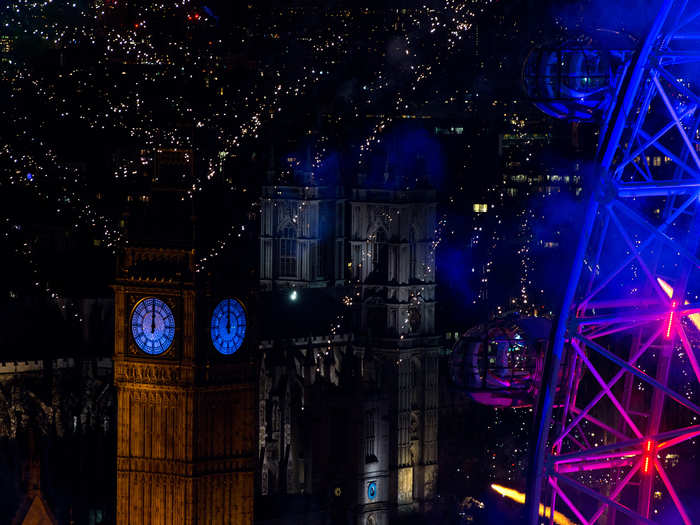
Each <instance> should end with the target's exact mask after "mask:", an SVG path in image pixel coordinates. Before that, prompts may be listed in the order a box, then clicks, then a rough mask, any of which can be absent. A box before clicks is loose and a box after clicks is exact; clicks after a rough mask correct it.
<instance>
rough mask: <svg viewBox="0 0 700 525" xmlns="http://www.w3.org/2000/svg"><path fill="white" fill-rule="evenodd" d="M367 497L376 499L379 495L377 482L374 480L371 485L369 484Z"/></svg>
mask: <svg viewBox="0 0 700 525" xmlns="http://www.w3.org/2000/svg"><path fill="white" fill-rule="evenodd" d="M367 497H368V498H369V499H374V498H376V497H377V482H376V481H372V482H371V483H370V484H369V485H367Z"/></svg>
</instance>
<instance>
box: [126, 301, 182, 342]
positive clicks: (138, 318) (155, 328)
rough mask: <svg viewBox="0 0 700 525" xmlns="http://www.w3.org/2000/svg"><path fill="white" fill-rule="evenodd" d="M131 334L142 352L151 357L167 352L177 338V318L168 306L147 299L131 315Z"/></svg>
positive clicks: (161, 302)
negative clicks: (174, 338)
mask: <svg viewBox="0 0 700 525" xmlns="http://www.w3.org/2000/svg"><path fill="white" fill-rule="evenodd" d="M131 333H132V334H133V336H134V341H135V342H136V344H137V345H138V346H139V348H140V349H141V350H143V351H144V352H146V353H147V354H151V355H158V354H162V353H163V352H165V351H166V350H167V349H168V348H170V345H171V344H172V342H173V337H175V318H174V317H173V312H172V311H171V310H170V308H169V307H168V305H167V304H165V303H164V302H163V301H161V300H160V299H156V298H155V297H146V298H145V299H143V300H141V301H140V302H139V303H138V304H137V305H136V308H134V313H133V314H132V315H131Z"/></svg>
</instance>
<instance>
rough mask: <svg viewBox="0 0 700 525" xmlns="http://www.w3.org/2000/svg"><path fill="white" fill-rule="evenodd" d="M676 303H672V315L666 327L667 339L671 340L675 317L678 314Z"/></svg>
mask: <svg viewBox="0 0 700 525" xmlns="http://www.w3.org/2000/svg"><path fill="white" fill-rule="evenodd" d="M676 304H677V303H676V301H673V302H672V303H671V308H672V310H671V313H670V314H669V315H668V326H667V327H666V339H671V328H673V316H674V314H675V313H676Z"/></svg>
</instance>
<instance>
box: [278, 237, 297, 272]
mask: <svg viewBox="0 0 700 525" xmlns="http://www.w3.org/2000/svg"><path fill="white" fill-rule="evenodd" d="M296 276H297V231H296V230H295V229H294V228H293V227H292V226H286V227H285V228H284V229H283V230H282V231H281V232H280V277H296Z"/></svg>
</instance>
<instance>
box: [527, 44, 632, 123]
mask: <svg viewBox="0 0 700 525" xmlns="http://www.w3.org/2000/svg"><path fill="white" fill-rule="evenodd" d="M591 35H592V36H589V35H586V36H582V37H579V38H577V39H574V40H560V41H554V42H548V43H546V44H542V45H538V46H536V47H535V48H533V49H532V51H530V54H529V55H528V57H527V58H526V60H525V63H524V65H523V79H522V81H523V88H524V90H525V93H526V95H527V97H528V98H529V99H530V100H531V101H532V102H533V103H534V104H535V106H537V107H538V108H539V109H540V110H541V111H543V112H544V113H546V114H548V115H550V116H552V117H555V118H558V119H565V120H571V121H593V120H599V119H600V118H601V116H602V114H603V113H604V112H605V110H606V109H607V108H608V107H609V106H610V104H611V102H612V100H613V96H614V91H615V90H614V88H615V85H616V82H617V78H618V77H619V75H620V74H621V73H622V65H623V63H624V61H625V59H626V57H628V56H629V54H630V53H632V51H633V50H634V48H635V46H636V41H635V39H634V38H633V37H631V36H630V35H626V34H623V33H619V32H614V31H605V30H596V31H593V32H591Z"/></svg>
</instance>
